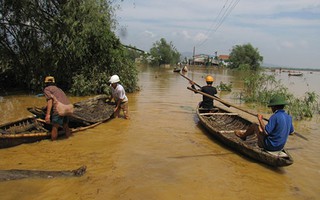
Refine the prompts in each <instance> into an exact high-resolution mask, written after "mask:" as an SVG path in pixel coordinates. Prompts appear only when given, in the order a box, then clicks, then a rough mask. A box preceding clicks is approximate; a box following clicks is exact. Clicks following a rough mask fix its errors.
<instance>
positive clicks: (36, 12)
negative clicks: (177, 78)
mask: <svg viewBox="0 0 320 200" xmlns="http://www.w3.org/2000/svg"><path fill="white" fill-rule="evenodd" d="M0 9H1V10H0V11H1V15H0V28H1V29H0V52H1V55H0V76H1V80H0V82H1V83H0V84H1V85H6V86H8V83H9V84H10V83H12V85H18V86H20V87H25V88H26V89H41V87H42V84H43V79H44V77H45V76H46V75H48V74H51V75H54V76H55V77H56V80H57V82H58V85H59V86H60V87H62V88H64V89H71V90H70V91H71V92H72V93H74V94H77V95H88V94H96V93H101V92H104V91H105V90H107V89H108V88H109V87H108V83H107V81H108V79H109V77H110V76H111V75H113V74H118V75H119V76H120V77H121V81H122V83H123V84H124V86H125V87H126V89H127V90H128V91H134V89H135V88H136V84H137V70H136V68H135V65H134V62H133V61H132V60H130V59H128V52H127V50H126V49H125V48H124V47H123V45H121V43H120V41H119V39H118V38H117V37H116V35H115V34H114V31H113V30H114V29H115V27H116V21H115V19H114V18H115V17H114V9H115V8H114V7H113V6H112V5H111V4H110V2H109V1H96V0H70V1H64V0H62V1H61V0H39V1H33V0H23V1H20V0H13V1H2V3H1V4H0Z"/></svg>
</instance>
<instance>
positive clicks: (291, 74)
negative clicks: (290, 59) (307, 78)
mask: <svg viewBox="0 0 320 200" xmlns="http://www.w3.org/2000/svg"><path fill="white" fill-rule="evenodd" d="M302 75H303V73H302V72H289V74H288V76H302Z"/></svg>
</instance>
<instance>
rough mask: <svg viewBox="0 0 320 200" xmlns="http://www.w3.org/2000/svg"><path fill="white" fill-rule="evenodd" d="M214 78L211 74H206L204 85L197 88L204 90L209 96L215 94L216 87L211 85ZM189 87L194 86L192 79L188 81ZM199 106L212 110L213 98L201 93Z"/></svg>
mask: <svg viewBox="0 0 320 200" xmlns="http://www.w3.org/2000/svg"><path fill="white" fill-rule="evenodd" d="M213 81H214V79H213V77H212V76H207V77H206V83H207V85H206V86H203V87H201V88H200V89H199V90H200V91H201V92H204V93H206V94H209V95H211V96H214V95H215V94H217V89H216V88H215V87H213V86H212V83H213ZM190 84H191V87H192V88H193V89H196V88H195V83H194V82H193V81H190ZM199 107H200V108H203V109H206V110H212V109H213V107H214V106H213V99H212V98H210V97H207V96H205V95H202V102H200V106H199Z"/></svg>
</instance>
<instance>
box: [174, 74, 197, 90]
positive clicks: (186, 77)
mask: <svg viewBox="0 0 320 200" xmlns="http://www.w3.org/2000/svg"><path fill="white" fill-rule="evenodd" d="M179 74H180V75H181V76H182V77H183V78H185V79H187V80H188V81H191V82H193V83H194V84H195V85H196V86H198V87H199V88H201V86H200V85H199V84H197V83H195V82H194V81H193V80H191V79H190V78H188V77H187V76H185V75H183V74H181V72H179Z"/></svg>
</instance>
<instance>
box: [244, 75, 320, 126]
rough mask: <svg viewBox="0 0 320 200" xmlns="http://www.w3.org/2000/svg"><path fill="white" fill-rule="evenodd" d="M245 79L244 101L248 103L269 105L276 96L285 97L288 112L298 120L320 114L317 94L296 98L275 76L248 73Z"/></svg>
mask: <svg viewBox="0 0 320 200" xmlns="http://www.w3.org/2000/svg"><path fill="white" fill-rule="evenodd" d="M247 73H249V74H247V75H246V76H245V78H244V86H245V92H244V94H243V95H244V96H243V99H244V101H246V102H259V103H261V104H262V105H265V106H266V105H267V104H268V102H269V101H270V99H271V98H272V97H273V96H275V95H283V96H285V97H286V99H287V101H288V105H287V106H286V110H287V111H288V113H289V114H290V115H292V116H293V118H294V119H296V120H301V119H304V118H311V117H312V116H313V115H314V114H315V113H319V111H320V108H319V103H318V101H317V100H318V95H317V94H316V93H315V92H306V93H305V95H304V97H303V98H296V97H295V96H294V95H293V94H291V93H290V92H289V91H288V89H287V88H286V87H285V86H284V85H283V84H282V83H281V81H276V79H275V76H274V75H268V74H266V73H259V72H252V71H250V72H249V71H247Z"/></svg>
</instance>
